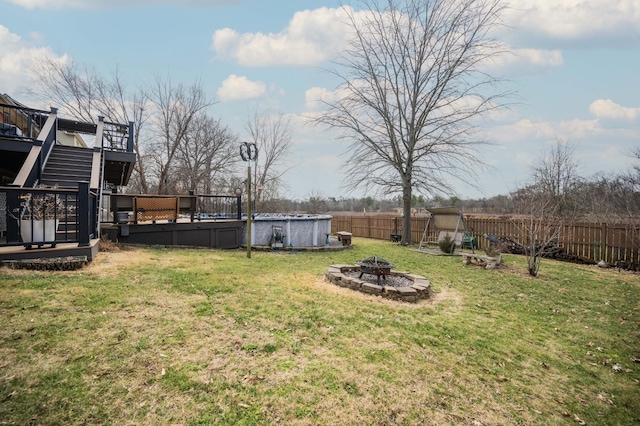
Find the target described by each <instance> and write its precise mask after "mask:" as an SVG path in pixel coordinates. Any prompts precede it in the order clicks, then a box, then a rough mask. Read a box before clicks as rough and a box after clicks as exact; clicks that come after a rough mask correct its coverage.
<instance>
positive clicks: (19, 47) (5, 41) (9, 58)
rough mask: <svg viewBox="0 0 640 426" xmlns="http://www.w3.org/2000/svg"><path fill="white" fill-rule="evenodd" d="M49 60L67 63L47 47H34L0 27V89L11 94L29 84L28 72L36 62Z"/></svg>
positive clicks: (67, 59) (65, 58) (67, 58)
mask: <svg viewBox="0 0 640 426" xmlns="http://www.w3.org/2000/svg"><path fill="white" fill-rule="evenodd" d="M44 58H49V59H52V60H57V61H61V62H67V61H69V57H68V56H67V55H63V56H56V55H55V54H54V53H53V52H52V51H51V49H49V48H48V47H34V46H31V45H30V43H28V42H26V41H25V40H23V39H22V38H21V37H20V36H18V35H16V34H13V33H11V32H10V31H9V29H7V28H6V27H4V26H2V25H0V87H2V88H3V91H5V92H8V93H11V92H16V91H18V90H19V89H20V88H22V87H25V86H28V85H29V83H30V72H29V70H30V69H31V68H32V66H33V65H34V64H36V63H37V62H38V61H40V60H42V59H44Z"/></svg>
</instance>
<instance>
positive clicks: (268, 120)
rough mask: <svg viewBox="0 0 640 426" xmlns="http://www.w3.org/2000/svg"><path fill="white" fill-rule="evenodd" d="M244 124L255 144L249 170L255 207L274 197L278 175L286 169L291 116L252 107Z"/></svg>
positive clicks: (280, 183)
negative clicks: (256, 153) (251, 111)
mask: <svg viewBox="0 0 640 426" xmlns="http://www.w3.org/2000/svg"><path fill="white" fill-rule="evenodd" d="M245 128H246V130H247V132H248V133H249V142H252V143H255V144H256V147H257V148H258V160H257V161H256V164H255V167H254V170H253V177H252V179H253V182H254V187H253V199H254V201H255V208H256V211H257V210H258V209H261V208H263V207H264V204H265V203H266V202H267V201H270V200H273V199H276V198H277V196H278V193H279V191H280V190H281V189H282V187H283V186H284V185H283V182H282V176H283V175H284V174H285V173H286V172H287V170H289V167H288V166H287V164H286V160H287V154H288V153H289V150H290V149H291V146H292V145H293V140H292V136H291V132H292V130H291V119H290V118H289V117H286V116H285V115H283V114H281V113H270V112H268V111H259V110H257V109H256V110H255V111H254V112H253V114H252V115H251V116H250V117H249V118H248V119H247V122H246V125H245Z"/></svg>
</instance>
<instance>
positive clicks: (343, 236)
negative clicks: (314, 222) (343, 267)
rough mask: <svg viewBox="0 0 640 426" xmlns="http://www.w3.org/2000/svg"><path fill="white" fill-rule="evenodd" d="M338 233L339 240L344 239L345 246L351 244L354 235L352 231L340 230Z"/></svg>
mask: <svg viewBox="0 0 640 426" xmlns="http://www.w3.org/2000/svg"><path fill="white" fill-rule="evenodd" d="M336 235H337V236H338V241H342V245H343V246H350V245H351V236H352V235H353V234H352V233H351V232H345V231H338V232H336Z"/></svg>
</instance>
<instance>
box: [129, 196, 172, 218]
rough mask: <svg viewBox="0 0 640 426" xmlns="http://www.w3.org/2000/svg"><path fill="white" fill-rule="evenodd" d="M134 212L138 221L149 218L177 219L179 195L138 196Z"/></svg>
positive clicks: (135, 200)
mask: <svg viewBox="0 0 640 426" xmlns="http://www.w3.org/2000/svg"><path fill="white" fill-rule="evenodd" d="M134 214H135V216H136V220H137V221H138V222H144V221H148V220H173V221H175V220H177V219H178V198H177V197H158V198H155V197H144V198H143V197H136V198H135V199H134Z"/></svg>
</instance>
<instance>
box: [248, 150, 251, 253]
mask: <svg viewBox="0 0 640 426" xmlns="http://www.w3.org/2000/svg"><path fill="white" fill-rule="evenodd" d="M247 258H248V259H251V162H249V167H247Z"/></svg>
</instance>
